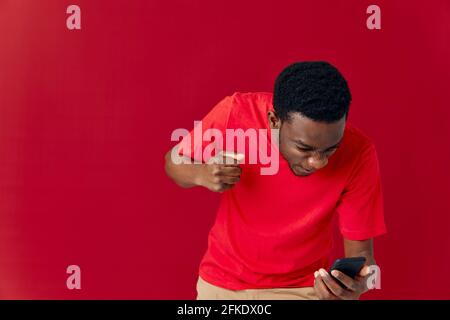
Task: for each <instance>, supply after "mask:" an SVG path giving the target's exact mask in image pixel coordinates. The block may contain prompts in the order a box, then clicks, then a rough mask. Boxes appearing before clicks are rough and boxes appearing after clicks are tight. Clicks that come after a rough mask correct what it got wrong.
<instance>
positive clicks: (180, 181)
mask: <svg viewBox="0 0 450 320" xmlns="http://www.w3.org/2000/svg"><path fill="white" fill-rule="evenodd" d="M203 166H204V164H189V163H182V164H175V163H173V162H172V159H171V151H169V152H167V153H166V155H165V170H166V174H167V175H168V176H169V177H170V178H171V179H172V180H173V181H174V182H175V183H176V184H177V185H179V186H180V187H183V188H191V187H196V186H200V185H202V184H201V174H202V171H203Z"/></svg>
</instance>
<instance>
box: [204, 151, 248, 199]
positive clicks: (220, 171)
mask: <svg viewBox="0 0 450 320" xmlns="http://www.w3.org/2000/svg"><path fill="white" fill-rule="evenodd" d="M243 157H244V156H243V155H242V154H234V153H230V152H220V153H219V155H217V156H216V157H213V158H211V159H210V160H209V161H208V163H207V164H206V165H204V166H203V168H202V172H201V174H200V185H202V186H204V187H205V188H208V189H209V190H211V191H214V192H223V191H225V190H227V189H230V188H232V187H233V186H234V185H235V184H236V183H237V182H239V179H240V176H241V172H242V169H241V168H240V167H239V163H240V162H241V161H242V160H243Z"/></svg>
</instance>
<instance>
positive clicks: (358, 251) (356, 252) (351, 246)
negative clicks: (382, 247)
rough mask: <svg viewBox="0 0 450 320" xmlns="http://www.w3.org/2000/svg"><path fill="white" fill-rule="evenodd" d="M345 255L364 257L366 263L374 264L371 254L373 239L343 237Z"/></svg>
mask: <svg viewBox="0 0 450 320" xmlns="http://www.w3.org/2000/svg"><path fill="white" fill-rule="evenodd" d="M344 250H345V257H348V258H349V257H365V258H366V259H367V261H366V264H367V265H375V264H376V262H375V257H374V254H373V240H372V239H369V240H362V241H356V240H347V239H344Z"/></svg>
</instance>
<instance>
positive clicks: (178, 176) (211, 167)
mask: <svg viewBox="0 0 450 320" xmlns="http://www.w3.org/2000/svg"><path fill="white" fill-rule="evenodd" d="M171 155H172V150H170V151H169V152H167V153H166V155H165V170H166V173H167V175H168V176H169V178H171V179H172V180H173V181H174V182H175V183H176V184H178V185H179V186H180V187H183V188H191V187H196V186H202V187H205V188H207V189H209V190H211V191H214V192H222V191H225V190H227V189H230V188H232V187H233V186H234V184H236V183H237V182H238V181H239V179H240V175H241V168H240V167H239V164H238V163H237V162H235V163H232V164H225V163H211V164H209V163H208V164H206V163H199V164H197V163H188V162H190V161H191V160H190V159H189V161H187V162H186V163H181V164H176V163H174V162H173V161H172V156H171ZM223 162H225V161H223Z"/></svg>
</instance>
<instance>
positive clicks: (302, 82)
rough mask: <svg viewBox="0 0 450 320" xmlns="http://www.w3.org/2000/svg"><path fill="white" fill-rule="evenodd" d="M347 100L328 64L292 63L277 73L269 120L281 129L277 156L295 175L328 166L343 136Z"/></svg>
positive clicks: (337, 74)
mask: <svg viewBox="0 0 450 320" xmlns="http://www.w3.org/2000/svg"><path fill="white" fill-rule="evenodd" d="M350 101H351V94H350V90H349V88H348V85H347V81H346V80H345V79H344V77H343V76H342V75H341V73H340V72H339V71H338V70H337V69H336V68H335V67H333V66H332V65H331V64H329V63H327V62H323V61H317V62H316V61H311V62H299V63H294V64H292V65H290V66H288V67H287V68H285V69H284V70H283V71H282V72H281V73H280V75H279V76H278V77H277V79H276V81H275V88H274V94H273V105H274V109H275V112H272V111H270V112H269V115H268V118H269V124H270V126H271V128H274V129H275V128H276V129H279V130H280V137H279V144H280V153H281V154H282V156H283V157H284V158H285V159H286V161H287V162H288V163H289V166H290V167H291V170H292V172H293V173H294V174H296V175H299V176H307V175H310V174H311V173H313V172H314V171H316V170H319V169H321V168H323V167H324V166H326V165H327V163H328V158H329V157H330V156H331V155H332V154H333V153H334V151H336V149H337V147H338V146H339V143H340V141H341V139H342V137H343V135H344V129H345V122H346V120H347V115H348V110H349V105H350Z"/></svg>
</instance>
